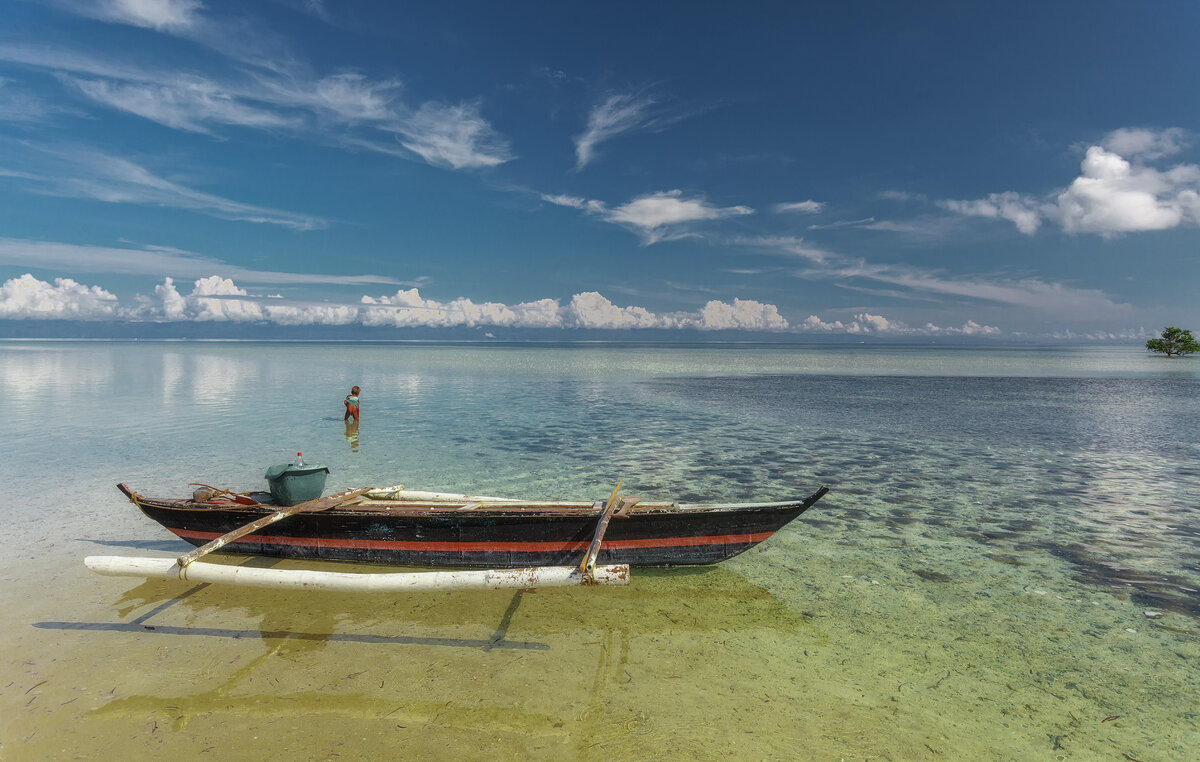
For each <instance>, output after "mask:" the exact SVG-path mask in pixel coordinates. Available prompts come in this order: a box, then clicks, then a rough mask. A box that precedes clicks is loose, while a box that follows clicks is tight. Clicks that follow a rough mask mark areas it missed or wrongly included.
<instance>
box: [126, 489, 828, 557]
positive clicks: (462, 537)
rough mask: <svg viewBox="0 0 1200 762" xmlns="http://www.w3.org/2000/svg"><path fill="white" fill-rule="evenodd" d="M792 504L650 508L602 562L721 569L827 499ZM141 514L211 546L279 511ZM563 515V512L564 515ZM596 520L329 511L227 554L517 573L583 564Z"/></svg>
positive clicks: (168, 509)
mask: <svg viewBox="0 0 1200 762" xmlns="http://www.w3.org/2000/svg"><path fill="white" fill-rule="evenodd" d="M825 491H826V490H825V489H824V488H822V489H821V490H820V491H818V492H817V493H814V494H813V495H812V496H810V497H808V498H806V499H804V500H798V501H795V502H788V503H769V504H746V505H741V506H715V507H711V508H710V507H706V508H704V509H703V510H647V511H645V512H633V513H630V514H629V515H628V516H623V517H618V518H614V519H613V520H612V521H611V523H610V524H609V526H608V528H607V532H606V533H605V535H604V540H603V544H602V546H601V548H600V551H599V556H598V558H597V563H599V564H628V565H630V566H676V565H695V564H715V563H718V562H720V561H724V560H726V559H729V558H732V557H733V556H736V555H738V554H739V553H742V552H744V551H745V550H747V549H749V548H752V547H754V546H755V545H757V544H759V543H760V542H762V541H763V540H766V539H767V538H769V537H770V536H771V535H773V534H774V533H775V532H776V531H778V530H779V529H780V528H782V527H783V526H785V525H786V524H788V523H789V522H790V521H792V520H794V519H795V518H796V517H798V516H799V515H800V514H802V513H803V512H804V511H805V510H807V509H808V508H809V506H811V505H812V504H813V503H815V502H816V501H817V500H818V499H820V497H821V496H822V495H824V494H825ZM130 497H131V499H132V500H133V501H134V502H135V503H136V504H137V505H138V507H139V508H141V510H142V512H143V513H145V514H146V515H147V516H149V517H150V518H152V519H154V520H155V521H157V522H158V523H160V524H162V525H163V526H164V527H166V528H167V529H168V530H170V531H171V532H173V533H175V534H176V535H178V536H179V537H181V538H182V539H184V540H186V541H188V542H189V543H191V544H193V545H197V546H199V545H203V544H205V543H207V542H209V541H210V540H213V539H215V538H217V537H220V536H221V535H223V534H225V533H227V532H230V531H232V530H234V529H237V528H239V527H241V526H243V525H245V524H247V523H249V522H251V521H253V520H255V519H257V518H260V517H262V516H264V515H267V514H269V513H270V512H272V510H274V509H273V507H271V506H253V507H249V506H246V507H243V506H233V505H230V506H229V507H213V506H211V505H209V506H206V507H199V506H198V505H197V506H196V507H182V506H181V505H180V503H181V502H182V501H169V500H162V501H156V500H153V499H148V498H144V497H142V496H140V495H136V494H132V493H131V494H130ZM560 513H563V512H560ZM597 518H598V516H597V515H596V514H587V513H580V512H574V513H572V514H571V515H553V512H543V513H530V514H528V515H525V514H520V513H519V512H515V511H513V512H502V513H484V512H480V513H473V512H457V513H456V512H453V511H445V510H439V511H431V512H429V513H423V514H422V513H412V512H408V513H403V512H395V513H392V512H388V511H355V510H331V511H325V512H320V513H299V514H296V515H294V516H290V517H288V518H286V519H283V520H281V521H279V522H278V523H277V524H274V525H272V526H270V527H267V528H265V529H263V530H261V531H260V532H257V533H254V534H251V535H247V536H245V537H243V538H241V539H238V540H236V541H235V542H232V543H230V544H228V545H226V546H225V547H224V548H222V551H221V552H226V553H239V554H247V555H261V556H275V557H282V558H298V559H320V560H334V561H356V562H360V563H375V564H388V565H399V566H433V567H436V566H448V567H487V568H519V567H527V566H561V565H572V564H578V563H579V561H580V559H581V558H582V557H583V554H584V553H585V552H586V551H587V549H588V545H589V543H590V542H591V540H592V537H593V535H594V533H595V531H596V524H597Z"/></svg>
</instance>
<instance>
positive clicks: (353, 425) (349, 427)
mask: <svg viewBox="0 0 1200 762" xmlns="http://www.w3.org/2000/svg"><path fill="white" fill-rule="evenodd" d="M346 441H347V442H349V443H350V452H358V420H357V419H355V420H353V421H346Z"/></svg>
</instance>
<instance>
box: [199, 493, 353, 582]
mask: <svg viewBox="0 0 1200 762" xmlns="http://www.w3.org/2000/svg"><path fill="white" fill-rule="evenodd" d="M369 489H371V488H370V487H363V488H362V489H354V490H350V491H348V492H340V493H338V494H336V495H330V496H329V497H319V498H317V499H316V500H309V501H307V502H304V503H297V504H296V505H290V506H288V507H286V508H284V509H282V510H279V511H276V512H274V513H270V514H267V515H266V516H263V517H261V518H258V519H255V520H254V521H251V522H250V523H249V524H246V525H245V526H240V527H238V528H237V529H235V530H233V531H232V532H227V533H226V534H223V535H221V536H220V537H218V538H216V539H215V540H212V541H211V542H208V543H205V544H204V545H201V546H200V547H198V548H196V549H195V550H193V551H191V552H190V553H184V554H183V555H182V556H180V557H179V558H178V559H176V563H178V564H179V567H180V568H184V567H186V566H187V565H188V564H190V563H191V562H193V561H195V560H196V559H197V558H200V557H202V556H207V555H208V554H209V553H212V552H213V551H214V550H220V549H221V548H223V547H225V546H226V545H228V544H229V543H231V542H233V541H234V540H239V539H241V538H242V537H245V536H246V535H248V534H251V533H253V532H257V531H258V530H260V529H262V528H263V527H266V526H270V525H271V524H274V523H275V522H276V521H281V520H283V519H286V518H287V517H288V516H294V515H296V514H297V513H317V512H319V511H328V510H329V509H331V508H337V507H338V506H340V505H344V504H345V503H346V502H347V501H349V500H350V499H352V498H355V497H358V496H359V495H362V494H363V493H365V492H366V491H367V490H369Z"/></svg>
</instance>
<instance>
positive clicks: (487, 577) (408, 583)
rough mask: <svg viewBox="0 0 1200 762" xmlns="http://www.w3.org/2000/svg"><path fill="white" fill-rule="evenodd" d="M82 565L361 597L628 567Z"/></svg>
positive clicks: (620, 579) (596, 574) (537, 583)
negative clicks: (388, 570) (358, 570)
mask: <svg viewBox="0 0 1200 762" xmlns="http://www.w3.org/2000/svg"><path fill="white" fill-rule="evenodd" d="M83 562H84V564H85V565H87V567H88V568H89V569H91V570H92V571H94V572H96V573H97V574H103V575H105V576H111V577H160V578H164V579H179V580H183V581H185V582H212V583H224V584H236V585H244V586H248V587H266V588H274V589H277V590H278V589H292V590H331V591H343V592H360V593H405V592H421V591H427V590H471V589H489V588H490V589H501V588H510V589H511V588H518V589H519V588H527V587H571V586H576V585H628V584H629V567H628V566H626V565H617V566H595V567H593V568H592V570H591V574H590V575H587V576H585V575H584V574H583V573H581V572H580V571H579V569H577V568H576V567H574V566H535V567H530V568H526V569H477V570H470V571H441V572H403V573H395V574H355V573H348V572H327V571H314V570H310V569H260V568H255V567H251V566H227V565H225V564H210V563H204V562H200V561H193V562H192V563H190V564H188V565H187V566H180V565H179V564H178V563H177V562H176V560H175V559H173V558H129V557H126V556H88V557H87V558H85V559H83Z"/></svg>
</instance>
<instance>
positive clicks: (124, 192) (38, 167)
mask: <svg viewBox="0 0 1200 762" xmlns="http://www.w3.org/2000/svg"><path fill="white" fill-rule="evenodd" d="M15 145H19V146H20V147H21V148H22V149H23V150H21V151H20V152H19V154H14V159H13V160H15V161H20V162H21V163H22V164H21V165H20V166H16V167H0V172H3V174H5V175H6V176H8V177H12V178H14V179H16V180H18V181H20V182H23V183H25V184H26V185H27V186H28V187H29V189H30V190H32V191H34V192H35V193H41V194H43V195H47V196H60V197H66V198H87V199H93V200H96V201H104V202H107V203H111V204H141V205H146V206H164V207H173V208H177V209H189V210H191V211H195V212H199V213H202V214H207V215H210V216H213V217H219V218H222V219H227V220H239V221H243V222H254V223H263V224H268V225H279V226H282V227H286V228H291V229H293V230H314V229H318V228H324V227H328V225H329V223H328V221H327V220H325V219H323V218H321V217H316V216H310V215H303V214H296V213H294V212H288V211H284V210H282V209H272V208H270V207H264V206H258V205H255V204H247V203H244V202H241V201H235V200H233V199H229V198H225V197H223V196H218V195H216V194H212V193H205V192H204V191H199V190H195V189H194V188H189V187H187V186H185V185H183V184H181V183H178V182H174V181H172V180H168V179H167V178H164V177H161V176H159V175H157V174H155V173H154V172H152V171H151V170H149V169H147V168H146V167H144V166H142V165H141V164H138V163H137V162H135V161H133V160H131V159H127V158H124V157H121V156H115V155H111V154H106V153H103V152H100V151H96V150H93V149H90V148H85V147H79V146H67V147H63V146H42V145H38V144H35V143H28V142H25V143H20V144H15Z"/></svg>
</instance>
